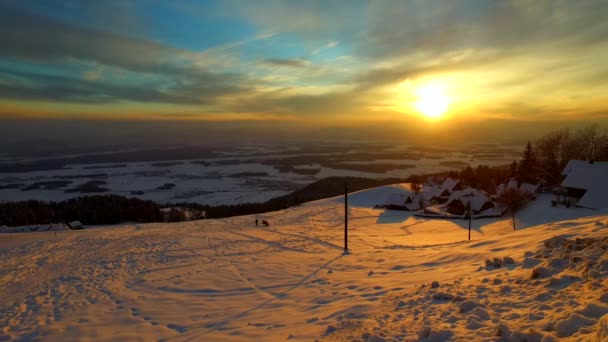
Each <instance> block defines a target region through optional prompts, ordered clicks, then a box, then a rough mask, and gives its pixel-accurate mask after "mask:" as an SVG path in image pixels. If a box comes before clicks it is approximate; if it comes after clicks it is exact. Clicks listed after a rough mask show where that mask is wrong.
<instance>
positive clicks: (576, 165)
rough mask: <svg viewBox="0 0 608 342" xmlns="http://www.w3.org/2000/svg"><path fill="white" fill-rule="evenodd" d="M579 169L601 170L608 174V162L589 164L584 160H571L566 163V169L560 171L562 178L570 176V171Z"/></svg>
mask: <svg viewBox="0 0 608 342" xmlns="http://www.w3.org/2000/svg"><path fill="white" fill-rule="evenodd" d="M581 168H594V169H595V168H602V169H604V170H605V171H606V172H608V162H593V163H589V162H587V161H585V160H576V159H572V160H570V161H568V164H566V167H564V170H563V171H562V176H567V175H569V174H570V172H571V171H572V170H575V169H581Z"/></svg>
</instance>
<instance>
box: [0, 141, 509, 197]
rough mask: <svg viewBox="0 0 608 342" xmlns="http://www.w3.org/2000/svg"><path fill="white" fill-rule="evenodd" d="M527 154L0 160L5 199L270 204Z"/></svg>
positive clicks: (339, 146) (156, 154)
mask: <svg viewBox="0 0 608 342" xmlns="http://www.w3.org/2000/svg"><path fill="white" fill-rule="evenodd" d="M520 154H521V146H517V145H513V146H499V145H494V144H474V145H466V146H459V147H426V146H414V145H405V144H404V145H391V144H386V143H385V144H377V143H376V144H364V143H353V142H349V143H340V142H327V143H318V144H292V145H282V146H278V145H271V144H259V145H249V146H242V147H238V146H237V147H234V146H232V147H223V148H222V147H215V148H211V147H180V148H167V149H149V150H136V151H116V152H113V153H111V152H106V153H91V154H79V155H66V156H54V157H52V158H36V157H34V158H31V157H30V158H24V157H21V158H19V157H15V156H13V157H11V158H5V159H4V160H2V161H1V162H0V200H29V199H36V200H53V201H58V200H64V199H68V198H73V197H78V196H82V195H87V194H119V195H125V196H128V197H137V198H142V199H149V200H154V201H158V202H181V201H188V202H197V203H201V204H225V203H229V204H236V203H245V202H263V201H265V200H268V199H270V198H273V197H276V196H280V195H284V194H287V193H290V192H292V191H294V190H297V189H299V188H301V187H303V186H304V185H306V184H310V183H312V182H314V181H316V180H319V179H323V178H326V177H331V176H351V177H365V178H373V179H382V178H406V177H407V176H409V175H412V174H426V173H433V172H443V171H449V170H453V169H461V168H463V167H466V166H467V165H471V166H473V167H474V166H476V165H480V164H483V165H505V164H508V163H510V162H512V161H513V160H514V159H516V158H518V156H519V155H520Z"/></svg>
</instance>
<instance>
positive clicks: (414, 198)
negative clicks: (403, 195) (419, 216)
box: [404, 193, 425, 211]
mask: <svg viewBox="0 0 608 342" xmlns="http://www.w3.org/2000/svg"><path fill="white" fill-rule="evenodd" d="M424 205H425V200H424V194H422V193H418V194H414V193H412V194H410V195H409V196H408V197H407V199H406V200H405V205H404V206H405V208H406V209H407V210H409V211H416V210H420V209H423V208H424Z"/></svg>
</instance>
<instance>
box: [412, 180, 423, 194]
mask: <svg viewBox="0 0 608 342" xmlns="http://www.w3.org/2000/svg"><path fill="white" fill-rule="evenodd" d="M410 184H411V185H410V188H411V189H412V191H413V192H414V193H415V194H416V195H417V194H418V193H420V191H422V180H421V179H420V176H417V175H412V176H411V177H410Z"/></svg>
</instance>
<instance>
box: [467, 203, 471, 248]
mask: <svg viewBox="0 0 608 342" xmlns="http://www.w3.org/2000/svg"><path fill="white" fill-rule="evenodd" d="M468 216H469V241H471V208H469V215H468Z"/></svg>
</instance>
